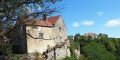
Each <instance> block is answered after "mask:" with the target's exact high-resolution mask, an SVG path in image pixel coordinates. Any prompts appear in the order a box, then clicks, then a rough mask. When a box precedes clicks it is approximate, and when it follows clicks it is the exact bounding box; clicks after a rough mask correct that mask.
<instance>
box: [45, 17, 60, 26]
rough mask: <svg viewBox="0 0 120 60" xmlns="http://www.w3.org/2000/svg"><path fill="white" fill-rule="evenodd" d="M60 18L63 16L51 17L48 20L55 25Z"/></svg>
mask: <svg viewBox="0 0 120 60" xmlns="http://www.w3.org/2000/svg"><path fill="white" fill-rule="evenodd" d="M60 16H61V15H58V16H54V17H49V18H47V19H48V21H49V22H51V24H53V25H54V24H55V23H56V22H57V21H58V19H59V17H60Z"/></svg>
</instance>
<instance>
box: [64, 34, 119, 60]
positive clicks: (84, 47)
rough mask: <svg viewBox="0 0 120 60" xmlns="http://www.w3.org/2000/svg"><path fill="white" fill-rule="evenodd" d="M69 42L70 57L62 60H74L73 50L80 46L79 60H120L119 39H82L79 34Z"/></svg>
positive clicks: (103, 37)
mask: <svg viewBox="0 0 120 60" xmlns="http://www.w3.org/2000/svg"><path fill="white" fill-rule="evenodd" d="M68 39H69V40H70V50H71V57H66V58H64V59H63V60H76V54H75V53H74V50H75V49H78V46H80V52H81V55H82V56H81V57H80V58H79V60H120V38H109V37H106V36H99V37H97V38H93V37H92V36H88V37H84V36H81V35H80V34H76V35H75V40H71V39H70V37H68Z"/></svg>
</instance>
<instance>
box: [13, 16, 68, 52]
mask: <svg viewBox="0 0 120 60" xmlns="http://www.w3.org/2000/svg"><path fill="white" fill-rule="evenodd" d="M28 20H31V18H27V19H25V21H28ZM33 21H34V22H35V23H34V24H32V22H31V21H30V22H27V23H26V25H24V26H21V30H22V31H24V33H26V35H25V37H24V39H22V40H18V41H15V42H14V45H15V46H17V47H19V48H16V50H17V52H20V53H32V52H35V51H37V52H40V53H41V54H42V53H43V52H45V51H46V50H47V49H48V48H53V47H54V46H56V45H57V44H61V43H64V42H65V40H67V27H66V26H65V23H64V21H63V19H62V16H61V15H58V16H53V17H48V18H47V15H46V14H44V15H43V19H42V20H37V19H33Z"/></svg>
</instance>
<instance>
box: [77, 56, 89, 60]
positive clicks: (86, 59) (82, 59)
mask: <svg viewBox="0 0 120 60" xmlns="http://www.w3.org/2000/svg"><path fill="white" fill-rule="evenodd" d="M79 60H88V58H87V57H82V56H81V57H80V58H79Z"/></svg>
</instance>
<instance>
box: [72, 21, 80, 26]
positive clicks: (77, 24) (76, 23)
mask: <svg viewBox="0 0 120 60" xmlns="http://www.w3.org/2000/svg"><path fill="white" fill-rule="evenodd" d="M72 26H73V27H79V26H80V25H79V23H78V22H73V23H72Z"/></svg>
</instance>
